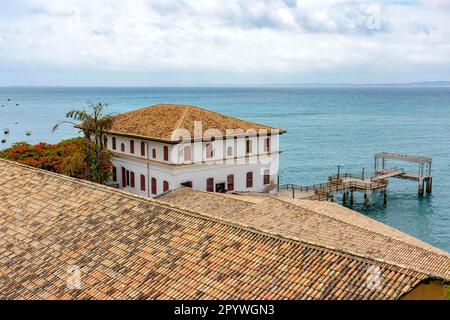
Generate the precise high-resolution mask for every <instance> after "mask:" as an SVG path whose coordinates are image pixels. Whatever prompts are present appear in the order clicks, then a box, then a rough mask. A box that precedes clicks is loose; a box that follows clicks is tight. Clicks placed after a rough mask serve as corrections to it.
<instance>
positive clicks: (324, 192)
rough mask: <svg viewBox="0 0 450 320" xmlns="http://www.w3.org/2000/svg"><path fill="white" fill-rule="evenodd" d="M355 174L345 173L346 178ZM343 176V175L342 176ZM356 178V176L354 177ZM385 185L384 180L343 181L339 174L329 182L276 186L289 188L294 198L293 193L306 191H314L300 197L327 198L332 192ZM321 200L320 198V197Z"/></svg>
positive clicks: (370, 189) (370, 188)
mask: <svg viewBox="0 0 450 320" xmlns="http://www.w3.org/2000/svg"><path fill="white" fill-rule="evenodd" d="M355 176H356V175H353V176H350V175H347V178H355ZM343 178H345V177H343ZM355 179H356V178H355ZM386 187H387V181H386V180H377V181H370V180H360V179H359V180H350V181H343V180H342V179H341V175H339V180H338V179H337V177H335V178H333V177H330V178H329V182H325V183H319V184H313V185H310V186H299V185H296V184H284V185H280V186H279V187H278V190H279V191H284V190H291V191H292V198H295V193H296V192H300V193H308V192H314V194H312V195H310V196H304V197H301V198H302V199H311V200H316V199H317V198H328V196H329V195H330V194H331V193H332V192H337V191H343V190H360V191H372V190H379V189H383V188H386ZM321 200H322V199H321Z"/></svg>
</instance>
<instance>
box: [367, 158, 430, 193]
mask: <svg viewBox="0 0 450 320" xmlns="http://www.w3.org/2000/svg"><path fill="white" fill-rule="evenodd" d="M386 160H397V161H404V162H412V163H416V164H418V166H419V168H418V173H417V174H415V173H408V172H402V173H399V174H396V175H393V176H392V177H395V178H400V179H408V180H413V181H417V182H418V183H419V186H418V191H417V193H418V194H419V195H420V196H423V193H424V183H426V192H427V193H431V189H432V185H433V177H432V175H431V162H432V159H431V158H429V157H422V156H411V155H406V154H401V153H394V152H378V153H375V154H374V161H375V164H374V172H375V176H377V175H383V174H385V172H386V170H389V169H386ZM380 161H381V169H380V168H379V166H378V165H379V162H380Z"/></svg>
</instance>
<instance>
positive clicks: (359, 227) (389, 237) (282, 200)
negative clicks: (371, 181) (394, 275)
mask: <svg viewBox="0 0 450 320" xmlns="http://www.w3.org/2000/svg"><path fill="white" fill-rule="evenodd" d="M273 199H276V200H278V201H281V202H284V203H287V204H289V205H291V206H294V207H296V208H301V209H303V210H306V211H308V212H312V213H314V214H318V215H324V216H326V217H327V218H329V219H331V220H334V221H338V222H340V223H344V224H346V225H349V226H352V227H355V228H358V229H362V230H366V231H368V232H370V233H374V234H377V235H380V236H382V237H384V238H388V239H393V240H395V241H399V242H401V243H404V244H406V245H409V246H412V247H415V248H418V249H421V250H424V251H428V252H432V253H434V254H436V255H439V256H443V257H446V258H449V259H450V254H447V255H443V254H442V253H439V252H435V251H432V250H429V249H427V248H422V247H420V246H417V245H414V244H411V243H408V242H405V241H403V240H401V239H398V238H396V237H391V236H387V235H385V234H383V233H381V232H377V231H374V230H370V229H367V228H365V227H361V226H358V225H355V224H352V223H350V222H347V221H343V220H340V219H338V218H335V217H331V216H329V215H325V214H321V213H319V212H317V211H313V210H311V209H308V208H305V207H301V206H299V205H296V204H294V203H292V202H290V201H287V200H284V199H280V198H277V197H273ZM246 209H247V208H246ZM246 209H244V210H246ZM244 210H242V211H244ZM355 212H356V211H355ZM358 214H359V212H358ZM367 218H369V217H367ZM369 219H370V218H369ZM375 221H376V220H375ZM383 225H384V224H383ZM394 230H397V229H395V228H394ZM397 231H398V232H402V231H400V230H397ZM404 234H405V235H406V236H408V237H411V238H413V239H415V237H413V236H411V235H408V234H407V233H404ZM418 240H419V241H420V239H418ZM430 246H432V247H434V246H433V245H430Z"/></svg>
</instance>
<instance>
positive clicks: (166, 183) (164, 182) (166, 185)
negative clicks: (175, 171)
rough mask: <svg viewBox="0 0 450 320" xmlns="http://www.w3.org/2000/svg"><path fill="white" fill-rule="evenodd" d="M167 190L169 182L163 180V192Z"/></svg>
mask: <svg viewBox="0 0 450 320" xmlns="http://www.w3.org/2000/svg"><path fill="white" fill-rule="evenodd" d="M168 190H169V182H168V181H163V192H166V191H168Z"/></svg>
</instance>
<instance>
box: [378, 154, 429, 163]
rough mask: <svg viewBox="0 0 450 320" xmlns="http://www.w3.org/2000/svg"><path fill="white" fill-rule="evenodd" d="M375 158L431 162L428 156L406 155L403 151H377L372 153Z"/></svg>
mask: <svg viewBox="0 0 450 320" xmlns="http://www.w3.org/2000/svg"><path fill="white" fill-rule="evenodd" d="M373 156H374V158H375V159H390V160H400V161H408V162H415V163H419V164H425V163H431V161H432V158H430V157H423V156H413V155H407V154H403V153H396V152H385V151H383V152H377V153H375V154H374V155H373Z"/></svg>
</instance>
